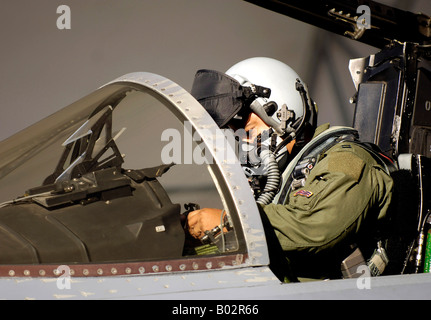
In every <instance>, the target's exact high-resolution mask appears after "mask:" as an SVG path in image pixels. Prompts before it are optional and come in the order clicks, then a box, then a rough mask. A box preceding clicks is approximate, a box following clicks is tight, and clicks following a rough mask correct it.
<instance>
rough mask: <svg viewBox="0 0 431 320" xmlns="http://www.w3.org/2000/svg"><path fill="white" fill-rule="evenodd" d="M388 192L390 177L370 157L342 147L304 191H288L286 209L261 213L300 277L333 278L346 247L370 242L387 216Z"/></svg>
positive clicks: (325, 159) (324, 158)
mask: <svg viewBox="0 0 431 320" xmlns="http://www.w3.org/2000/svg"><path fill="white" fill-rule="evenodd" d="M325 128H327V127H323V128H321V127H319V128H318V130H316V134H318V133H319V132H321V131H322V129H325ZM316 134H315V136H316ZM392 188H393V181H392V178H391V177H390V176H389V175H388V174H387V173H386V172H385V170H384V169H383V168H382V167H381V166H380V165H379V164H378V163H377V162H376V160H375V159H374V158H373V156H372V155H371V154H370V153H369V152H367V151H366V150H364V149H363V148H362V147H360V146H358V145H357V144H355V143H353V142H341V143H338V144H336V145H335V146H333V147H331V148H330V149H329V150H328V151H326V152H324V154H323V155H321V157H320V159H319V160H318V162H317V164H316V166H315V167H314V168H313V169H312V170H311V172H310V175H309V176H308V178H307V180H306V182H305V185H304V187H302V188H300V189H297V190H294V191H291V192H290V194H289V195H288V201H287V202H286V204H284V205H282V204H270V205H266V206H264V207H263V210H264V212H265V213H266V215H267V217H268V219H269V222H270V223H271V225H272V226H273V228H274V229H275V234H276V236H277V238H278V240H279V242H280V244H281V247H282V249H283V251H284V252H285V253H286V256H287V257H288V259H289V261H290V262H291V264H292V268H293V270H294V272H296V273H297V275H298V276H303V277H313V278H322V277H337V273H338V272H339V271H340V263H341V260H342V259H344V258H345V257H347V255H348V254H349V250H350V245H351V244H353V243H356V244H358V243H359V244H361V242H364V243H365V242H366V241H367V240H371V239H372V238H373V237H372V234H371V233H372V232H374V231H375V230H374V228H375V227H376V224H377V223H378V221H380V220H382V219H383V218H385V216H386V214H387V212H388V207H389V204H390V201H391V194H392ZM367 238H369V239H367ZM364 239H365V240H364ZM374 244H375V243H374Z"/></svg>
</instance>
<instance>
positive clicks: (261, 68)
mask: <svg viewBox="0 0 431 320" xmlns="http://www.w3.org/2000/svg"><path fill="white" fill-rule="evenodd" d="M226 74H227V75H229V76H231V77H232V78H234V79H235V80H237V81H238V82H239V83H240V84H241V85H242V86H249V85H250V86H251V85H259V86H263V87H267V88H269V89H271V95H270V97H269V99H268V101H274V102H275V103H277V106H278V110H280V109H281V107H282V106H283V105H284V104H285V105H286V106H287V108H288V109H289V110H292V111H294V112H295V117H296V119H297V118H300V117H302V116H303V115H304V104H303V101H302V98H301V95H300V93H299V91H298V90H297V89H296V83H297V80H298V79H299V80H300V81H301V83H302V84H303V85H304V83H303V82H302V80H301V78H300V77H299V75H298V74H297V73H296V72H295V71H294V70H293V69H292V68H291V67H289V66H288V65H286V64H284V63H283V62H281V61H278V60H275V59H272V58H266V57H255V58H250V59H246V60H243V61H241V62H238V63H237V64H235V65H233V66H232V67H231V68H229V70H227V71H226ZM304 89H305V90H306V91H307V88H306V86H305V85H304ZM307 92H308V91H307ZM273 119H276V120H278V119H277V112H275V113H274V115H273ZM263 120H264V119H263ZM268 125H270V124H268Z"/></svg>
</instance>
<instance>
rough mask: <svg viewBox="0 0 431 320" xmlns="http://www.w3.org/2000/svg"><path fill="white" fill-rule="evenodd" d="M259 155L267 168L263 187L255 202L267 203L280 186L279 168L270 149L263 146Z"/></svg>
mask: <svg viewBox="0 0 431 320" xmlns="http://www.w3.org/2000/svg"><path fill="white" fill-rule="evenodd" d="M260 156H261V158H262V164H263V165H264V166H265V169H266V170H267V180H266V184H265V188H264V189H263V191H262V193H261V194H260V195H259V197H258V198H257V200H256V202H257V203H259V204H261V205H267V204H270V203H271V202H272V200H273V199H274V197H275V195H276V194H277V191H278V188H279V186H280V170H279V168H278V163H277V160H276V159H275V156H274V154H273V153H272V152H271V150H269V149H267V148H264V149H263V150H262V151H261V153H260Z"/></svg>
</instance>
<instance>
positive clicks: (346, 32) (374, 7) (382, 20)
mask: <svg viewBox="0 0 431 320" xmlns="http://www.w3.org/2000/svg"><path fill="white" fill-rule="evenodd" d="M244 1H246V2H249V3H253V4H255V5H258V6H260V7H263V8H266V9H269V10H272V11H275V12H278V13H280V14H283V15H286V16H289V17H292V18H294V19H297V20H300V21H303V22H306V23H309V24H311V25H314V26H317V27H319V28H322V29H325V30H327V31H330V32H333V33H336V34H340V35H343V36H348V37H356V38H355V40H358V41H360V42H363V43H366V44H368V45H372V46H374V47H377V48H383V47H384V46H386V45H387V44H388V43H390V42H391V41H392V40H398V41H401V42H416V43H421V44H423V43H428V42H430V41H431V18H430V17H429V16H427V15H424V14H415V13H412V12H409V11H405V10H401V9H397V8H394V7H391V6H387V5H384V4H381V3H378V2H375V1H371V0H342V1H341V0H307V1H304V0H244ZM361 5H366V6H368V7H369V9H370V21H371V28H370V29H365V30H364V31H365V32H363V33H360V32H359V31H360V30H358V27H357V26H358V24H357V21H360V19H362V18H361V17H363V13H364V12H363V11H361V10H358V8H359V6H361ZM357 11H360V13H358V12H357Z"/></svg>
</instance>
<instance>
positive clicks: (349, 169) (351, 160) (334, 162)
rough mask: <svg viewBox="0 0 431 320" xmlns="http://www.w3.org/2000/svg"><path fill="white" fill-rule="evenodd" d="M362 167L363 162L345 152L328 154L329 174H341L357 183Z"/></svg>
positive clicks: (350, 153) (363, 165)
mask: <svg viewBox="0 0 431 320" xmlns="http://www.w3.org/2000/svg"><path fill="white" fill-rule="evenodd" d="M364 167H365V162H364V160H362V159H361V158H360V157H358V156H357V155H355V154H353V153H352V152H348V151H347V150H346V152H343V151H341V152H331V153H328V170H329V171H331V172H342V173H344V174H346V175H348V176H350V177H352V178H353V179H354V180H355V181H358V180H359V179H360V177H361V174H362V171H363V170H364Z"/></svg>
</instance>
